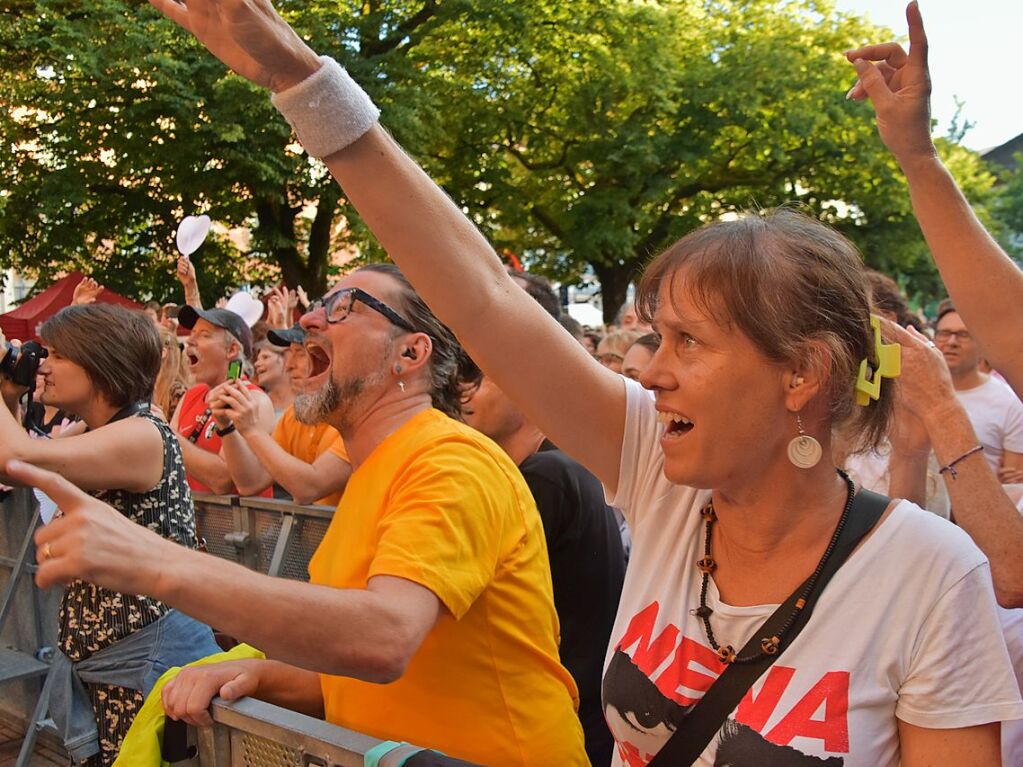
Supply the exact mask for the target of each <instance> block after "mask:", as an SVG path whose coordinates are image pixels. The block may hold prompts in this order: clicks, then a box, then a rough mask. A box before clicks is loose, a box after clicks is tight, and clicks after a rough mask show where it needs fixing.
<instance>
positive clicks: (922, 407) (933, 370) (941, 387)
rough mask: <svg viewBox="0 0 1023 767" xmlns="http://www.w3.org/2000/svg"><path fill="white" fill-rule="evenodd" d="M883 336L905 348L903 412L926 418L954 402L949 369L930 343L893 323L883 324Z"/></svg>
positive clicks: (901, 383)
mask: <svg viewBox="0 0 1023 767" xmlns="http://www.w3.org/2000/svg"><path fill="white" fill-rule="evenodd" d="M884 336H885V338H886V339H888V340H894V341H895V342H896V343H898V344H899V346H901V347H902V360H901V363H902V373H901V375H900V376H899V379H898V381H899V383H898V387H899V389H898V392H899V398H898V406H899V408H900V409H903V408H904V409H906V410H909V411H910V412H911V413H913V414H915V415H917V416H919V417H923V416H924V415H926V414H927V413H928V412H929V411H930V410H931V409H932V408H935V407H937V406H938V405H940V404H941V403H942V402H946V401H950V400H954V399H955V389H954V388H953V386H952V377H951V375H950V374H949V372H948V365H946V364H945V358H944V357H942V355H941V352H940V351H938V349H937V347H936V346H935V345H934V342H933V341H931V339H929V338H928V337H927V336H925V335H924V334H923V333H921V332H920V331H918V330H916V329H915V328H903V327H900V326H899V325H897V324H895V323H894V322H891V321H890V320H884Z"/></svg>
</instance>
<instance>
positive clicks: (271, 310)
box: [266, 285, 295, 328]
mask: <svg viewBox="0 0 1023 767" xmlns="http://www.w3.org/2000/svg"><path fill="white" fill-rule="evenodd" d="M293 295H294V294H293V293H292V292H291V291H290V290H288V287H287V286H286V285H281V286H280V287H279V288H271V290H270V297H269V298H268V299H267V303H266V321H267V324H268V325H269V326H270V327H272V328H289V327H291V322H290V319H291V314H292V312H293V311H294V308H295V305H294V303H293V300H294V299H293Z"/></svg>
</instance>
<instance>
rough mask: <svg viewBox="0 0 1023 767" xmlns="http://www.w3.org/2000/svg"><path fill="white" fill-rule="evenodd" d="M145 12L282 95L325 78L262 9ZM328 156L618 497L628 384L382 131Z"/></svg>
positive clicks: (422, 286) (475, 347)
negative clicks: (535, 296) (518, 277)
mask: <svg viewBox="0 0 1023 767" xmlns="http://www.w3.org/2000/svg"><path fill="white" fill-rule="evenodd" d="M150 1H151V3H152V4H153V5H154V6H155V7H156V8H157V9H158V10H160V11H161V12H162V13H163V14H164V15H166V16H167V17H168V18H170V19H172V20H173V21H175V22H177V23H178V24H180V25H181V26H182V27H184V28H185V29H187V30H189V31H191V32H192V33H193V34H194V35H195V36H196V37H197V38H198V39H199V40H200V41H201V42H202V43H203V44H204V45H206V47H207V48H208V49H209V50H210V51H211V52H212V53H213V54H214V55H216V56H217V57H218V58H220V59H221V61H223V62H224V63H225V64H227V65H228V66H229V67H231V68H232V69H234V71H236V72H238V73H239V74H240V75H242V76H244V77H247V78H248V79H250V80H252V81H253V82H255V83H257V84H259V85H263V86H265V87H268V88H270V89H271V90H273V91H275V92H276V93H278V94H280V93H281V92H284V91H287V90H288V89H289V88H292V87H294V86H295V85H297V84H299V83H302V81H304V80H307V78H308V77H309V76H311V75H313V74H314V73H316V72H318V71H319V69H320V66H321V64H320V61H319V59H318V58H317V57H316V56H315V54H314V53H313V51H312V50H310V49H309V47H308V46H307V45H305V43H304V42H302V40H301V39H299V37H298V36H297V35H296V34H295V32H294V31H293V30H292V29H291V28H290V27H288V25H287V24H286V23H285V22H284V21H283V20H282V19H281V18H280V17H279V16H278V15H277V14H276V13H275V12H274V11H273V9H272V7H271V6H270V4H269V2H267V0H249V1H248V2H244V1H243V0H189V2H188V5H187V7H186V6H185V5H183V4H180V3H178V2H175V0H150ZM305 85H307V83H303V86H305ZM352 87H354V86H352ZM294 93H295V92H293V94H294ZM336 95H337V92H336V91H335V92H333V95H332V96H331V98H335V97H336ZM339 113H340V114H345V116H346V117H347V116H348V114H347V113H346V112H345V111H344V110H343V109H342V110H341V111H340V112H339ZM306 143H307V148H309V147H308V143H309V142H308V141H307V142H306ZM328 143H329V141H328ZM325 154H328V156H326V157H324V161H325V162H326V164H327V167H328V168H329V169H330V171H331V173H332V174H333V175H334V177H335V178H336V179H337V180H338V182H339V183H340V184H341V185H342V186H343V188H344V191H345V195H346V196H347V198H348V199H349V200H350V201H351V202H352V203H353V204H354V205H355V207H356V209H357V210H358V211H359V214H360V215H361V216H362V217H363V220H364V221H365V222H366V223H367V225H368V226H369V228H370V229H371V230H372V231H373V233H374V234H375V235H376V237H377V238H378V239H379V240H380V243H381V245H383V247H384V249H385V250H386V251H387V252H388V254H389V255H390V256H391V258H393V259H394V261H395V262H396V263H397V264H398V265H399V266H400V267H401V268H402V270H403V271H404V272H405V274H406V275H407V276H408V278H409V279H410V280H411V281H412V283H413V285H414V286H415V287H416V290H417V291H419V293H420V294H421V295H422V296H423V298H424V299H425V300H426V301H427V303H429V305H430V307H431V308H432V309H433V310H434V311H435V312H436V314H437V316H438V317H440V318H441V319H442V320H443V321H444V322H445V323H447V324H448V325H449V326H450V327H451V329H452V330H453V331H454V332H455V333H456V335H458V337H459V339H460V340H461V341H462V343H463V344H464V345H465V347H466V349H467V350H468V351H469V353H470V354H472V356H473V357H474V359H475V360H476V362H477V363H478V364H479V365H480V367H481V368H483V370H484V371H485V372H486V373H487V375H489V376H491V377H492V378H493V379H494V380H495V381H496V382H497V383H498V385H499V386H500V387H501V388H502V389H503V390H504V391H505V392H506V393H507V394H508V395H509V396H510V397H512V398H513V399H514V400H515V401H516V402H517V403H518V404H519V406H520V407H521V408H522V409H523V410H524V411H525V412H526V414H527V415H528V416H529V418H530V419H532V420H533V421H534V422H535V423H536V424H537V426H539V427H540V428H541V429H542V430H543V431H544V432H545V433H546V434H547V435H548V436H549V437H550V438H551V439H552V440H554V441H555V442H556V443H557V444H558V445H559V446H560V447H561V448H562V449H564V450H565V451H566V452H568V453H570V454H571V455H573V456H574V457H575V458H576V459H577V460H579V461H580V462H581V463H582V464H584V465H585V466H586V467H587V468H588V469H590V471H592V472H593V473H594V474H596V475H597V477H599V478H600V479H601V480H602V481H603V482H604V483H605V484H607V485H610V486H614V485H615V484H616V483H617V478H618V466H619V457H620V454H621V445H622V432H623V430H624V419H625V389H624V384H623V382H622V380H621V379H620V378H619V377H618V376H616V375H615V374H613V373H610V372H608V371H606V370H604V369H603V368H601V367H600V366H599V365H598V364H597V363H596V362H595V361H594V360H592V359H591V358H590V357H589V356H588V355H587V354H586V353H585V351H584V350H583V349H582V348H581V347H580V346H579V344H578V343H576V342H575V341H574V340H573V339H572V338H571V337H570V336H569V335H568V333H566V332H565V331H564V330H562V328H561V327H560V326H559V325H558V324H557V322H555V321H554V320H553V319H551V318H550V317H549V316H548V315H547V314H545V313H544V311H543V310H542V309H541V308H540V307H539V306H537V305H536V303H535V302H533V300H532V299H530V298H529V297H528V296H527V295H526V294H525V293H523V292H522V291H521V290H520V289H519V288H517V286H515V285H514V283H512V281H511V279H510V278H509V277H508V276H507V274H506V273H505V271H504V268H503V266H502V265H501V262H500V259H499V258H498V257H497V255H496V254H495V253H494V251H493V249H492V248H491V247H490V245H489V244H488V243H487V242H486V240H485V239H484V238H483V236H482V235H481V234H480V232H479V231H478V230H477V229H476V227H475V226H474V225H473V224H472V223H471V222H470V221H469V220H468V219H467V218H466V217H465V216H464V215H463V214H462V212H461V211H460V210H459V208H458V207H457V206H456V205H455V204H454V203H453V202H452V201H451V200H450V199H449V198H448V197H447V195H445V194H444V192H443V191H442V190H441V189H440V188H439V187H438V186H437V185H436V184H435V183H434V182H433V181H432V180H431V179H430V178H429V177H428V176H427V175H426V174H425V173H424V172H423V171H422V170H421V169H420V168H419V167H418V166H417V165H416V163H415V162H414V161H413V160H412V159H410V158H409V157H408V156H407V155H406V154H405V153H404V152H403V151H402V150H401V148H400V147H399V146H398V145H397V144H396V143H395V142H394V141H393V140H392V139H391V137H390V136H389V135H388V134H387V133H386V132H385V131H384V130H383V129H382V128H381V127H380V126H379V125H373V126H372V127H370V128H369V130H368V131H367V132H365V134H364V135H362V137H361V138H359V139H358V140H355V141H354V143H351V144H349V145H348V146H347V147H345V148H343V149H340V150H339V151H335V152H325Z"/></svg>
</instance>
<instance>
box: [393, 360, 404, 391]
mask: <svg viewBox="0 0 1023 767" xmlns="http://www.w3.org/2000/svg"><path fill="white" fill-rule="evenodd" d="M394 374H395V375H399V376H400V375H401V365H395V366H394ZM398 388H399V389H401V391H402V393H403V394H404V392H405V382H404V381H402V380H401V379H400V378H399V379H398Z"/></svg>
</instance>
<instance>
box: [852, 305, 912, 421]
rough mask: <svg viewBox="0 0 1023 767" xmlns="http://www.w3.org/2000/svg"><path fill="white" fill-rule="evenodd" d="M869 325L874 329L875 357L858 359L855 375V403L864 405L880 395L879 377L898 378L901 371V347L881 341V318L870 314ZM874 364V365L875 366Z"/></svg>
mask: <svg viewBox="0 0 1023 767" xmlns="http://www.w3.org/2000/svg"><path fill="white" fill-rule="evenodd" d="M870 327H871V328H872V329H873V331H874V355H875V357H876V359H874V360H870V358H869V357H864V358H863V359H862V360H861V361H860V372H859V375H857V376H856V404H857V405H863V406H864V407H866V406H867V405H869V404H870V401H871V400H876V399H879V398H880V396H881V379H882V378H898V377H899V373H901V372H902V347H901V346H899V345H898V344H886V343H882V341H881V318H880V317H878V316H877V315H876V314H871V315H870ZM875 366H876V367H875Z"/></svg>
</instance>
